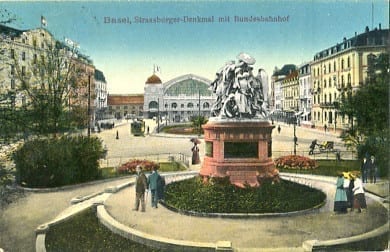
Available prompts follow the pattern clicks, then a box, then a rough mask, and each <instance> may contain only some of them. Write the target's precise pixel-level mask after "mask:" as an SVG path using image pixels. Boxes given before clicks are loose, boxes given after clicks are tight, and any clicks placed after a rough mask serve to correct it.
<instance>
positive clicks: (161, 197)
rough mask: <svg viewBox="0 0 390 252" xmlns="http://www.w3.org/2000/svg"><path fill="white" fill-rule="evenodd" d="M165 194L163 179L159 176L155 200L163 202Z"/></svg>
mask: <svg viewBox="0 0 390 252" xmlns="http://www.w3.org/2000/svg"><path fill="white" fill-rule="evenodd" d="M164 194H165V178H164V176H161V175H160V179H159V180H158V181H157V198H158V201H160V200H162V201H164Z"/></svg>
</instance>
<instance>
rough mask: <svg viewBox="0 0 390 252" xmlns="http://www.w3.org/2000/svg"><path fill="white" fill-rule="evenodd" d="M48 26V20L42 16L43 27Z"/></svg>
mask: <svg viewBox="0 0 390 252" xmlns="http://www.w3.org/2000/svg"><path fill="white" fill-rule="evenodd" d="M46 25H47V22H46V18H45V17H44V16H41V26H46Z"/></svg>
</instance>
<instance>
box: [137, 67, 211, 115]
mask: <svg viewBox="0 0 390 252" xmlns="http://www.w3.org/2000/svg"><path fill="white" fill-rule="evenodd" d="M210 83H211V81H210V80H208V79H206V78H204V77H201V76H197V75H194V74H186V75H182V76H179V77H176V78H174V79H172V80H169V81H167V82H164V83H163V82H162V81H161V79H160V78H159V77H158V76H157V75H156V74H155V73H154V74H153V75H152V76H150V77H149V78H148V79H147V80H146V82H145V87H144V107H143V115H144V118H160V120H162V121H165V122H171V123H172V122H188V121H190V120H191V118H193V117H197V116H204V117H206V118H208V117H210V108H211V105H212V104H213V102H214V100H215V96H214V94H213V93H212V91H211V90H210V89H209V87H210Z"/></svg>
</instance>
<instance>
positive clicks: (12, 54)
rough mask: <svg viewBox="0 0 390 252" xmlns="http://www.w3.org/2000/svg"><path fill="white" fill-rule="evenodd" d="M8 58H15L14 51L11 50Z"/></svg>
mask: <svg viewBox="0 0 390 252" xmlns="http://www.w3.org/2000/svg"><path fill="white" fill-rule="evenodd" d="M10 56H11V59H14V58H15V49H11V52H10Z"/></svg>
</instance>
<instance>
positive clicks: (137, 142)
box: [0, 120, 377, 252]
mask: <svg viewBox="0 0 390 252" xmlns="http://www.w3.org/2000/svg"><path fill="white" fill-rule="evenodd" d="M146 123H147V125H149V127H150V129H151V130H150V132H151V133H152V132H153V129H154V127H155V122H153V121H152V120H147V121H146ZM276 125H277V124H276ZM281 127H282V131H281V133H280V134H278V133H277V131H276V130H274V132H273V149H274V150H283V151H292V148H293V147H292V134H293V127H292V126H290V127H289V126H287V125H282V124H281ZM116 131H118V135H119V139H116ZM97 135H99V136H100V137H101V138H102V140H103V141H104V143H105V144H106V145H107V148H108V160H111V159H110V158H119V160H117V161H118V163H117V164H115V165H118V164H119V163H120V162H119V161H121V160H126V159H127V158H129V157H137V156H145V155H154V154H156V153H179V152H181V153H184V154H186V155H188V156H189V155H190V154H191V153H190V149H191V143H190V142H189V137H174V136H171V135H164V134H158V135H157V134H155V133H152V134H150V135H148V136H145V137H134V136H131V135H130V130H129V124H128V123H126V122H125V123H123V124H122V125H120V126H118V127H116V128H114V129H112V130H107V131H103V132H101V133H99V134H97ZM297 136H298V139H299V140H298V142H299V145H298V148H297V150H299V151H307V149H308V146H309V145H310V142H311V141H312V140H313V139H315V138H316V139H318V140H319V141H323V140H333V141H335V142H336V146H338V145H341V144H339V143H340V139H338V138H337V136H335V135H333V134H331V133H327V134H325V133H322V132H316V131H315V130H312V129H302V128H300V127H297ZM203 147H204V145H202V144H201V145H200V153H202V154H203V153H204V149H203ZM109 165H113V164H109ZM192 168H193V169H198V168H199V166H197V167H192ZM128 180H129V179H128V178H126V179H118V180H114V181H106V182H104V183H97V184H92V185H84V186H76V187H72V188H69V189H66V190H60V191H56V192H40V193H37V192H25V193H24V197H21V198H19V199H17V200H16V201H15V202H14V203H12V204H10V205H9V206H7V207H6V208H4V209H0V248H3V249H4V250H5V251H23V252H24V251H35V229H36V228H37V227H38V226H39V225H41V224H43V223H47V222H49V221H51V220H53V219H55V218H57V217H58V216H59V215H61V214H62V213H63V212H64V210H66V209H68V208H69V207H70V206H71V204H70V201H71V199H73V198H75V197H79V196H86V195H90V194H92V193H96V192H98V191H101V190H104V188H106V187H109V186H115V185H118V184H122V183H124V182H126V181H128ZM132 193H133V190H132V189H131V188H128V189H125V190H122V191H120V192H119V193H117V194H114V195H113V196H112V198H109V200H108V201H107V203H108V210H109V211H110V212H112V214H113V215H114V216H116V217H117V218H118V219H121V220H122V221H123V222H124V223H128V224H129V225H139V227H140V228H141V229H142V228H150V229H151V230H150V231H151V232H156V229H157V228H158V226H157V225H155V226H151V227H142V226H141V223H136V222H134V221H138V217H139V216H140V214H141V213H138V212H137V213H132V212H130V207H131V200H133V198H134V197H133V195H132ZM114 203H115V204H114ZM376 209H377V208H376V207H372V211H371V210H370V211H368V213H367V214H366V215H353V214H351V215H342V216H333V215H332V214H331V212H324V213H321V214H320V215H317V216H306V217H301V218H307V222H306V223H307V227H306V228H303V227H299V228H298V227H297V228H296V230H293V229H294V227H295V226H296V225H298V224H299V223H300V221H293V220H290V219H288V218H282V219H278V221H277V223H278V224H277V225H276V224H275V226H273V227H272V226H271V225H269V224H268V221H267V220H263V221H265V222H255V223H249V222H248V223H247V221H245V220H242V221H243V223H241V224H240V223H236V224H235V225H236V226H235V227H236V228H237V229H232V228H229V227H230V225H233V224H234V222H236V221H234V220H232V221H228V220H220V222H218V223H217V224H216V225H214V226H213V227H214V228H211V229H210V231H207V232H206V231H205V229H204V226H203V225H202V224H203V223H206V222H208V221H210V220H209V219H202V218H200V219H199V218H197V217H184V216H180V215H177V217H178V218H179V219H178V220H175V219H174V218H173V217H172V214H173V213H170V212H169V211H168V210H165V209H163V208H161V207H160V208H158V209H157V210H154V209H153V211H152V209H150V208H148V209H147V212H146V213H145V216H148V217H150V218H148V220H150V221H149V222H150V223H153V222H156V218H158V219H159V220H161V223H160V224H165V225H164V226H165V227H166V228H167V229H170V230H171V232H172V234H173V235H174V237H176V236H178V237H179V238H180V239H184V238H186V237H193V238H194V239H203V238H202V237H201V236H207V235H206V234H208V236H207V237H213V235H214V236H215V237H214V238H212V239H216V240H217V239H218V240H219V239H222V238H225V239H227V238H228V237H230V238H229V239H230V240H234V243H235V244H238V245H240V246H244V244H247V246H252V245H255V244H257V243H258V242H259V241H258V240H259V237H264V238H262V239H261V242H262V243H263V244H266V245H267V247H272V246H273V245H274V243H275V241H271V238H272V237H275V236H276V237H278V236H279V235H282V234H285V235H290V233H291V236H292V237H296V238H294V239H297V240H296V241H295V243H294V244H297V246H300V245H299V243H300V240H299V239H306V237H310V236H312V235H313V234H315V233H316V232H317V231H315V230H314V229H310V228H311V227H316V229H317V230H318V231H319V232H324V233H333V230H330V231H329V230H328V231H326V229H323V228H321V227H325V226H326V227H327V226H330V227H332V225H329V221H331V220H333V221H334V222H336V223H338V222H339V223H344V224H346V226H348V225H352V227H353V228H351V229H354V228H358V230H360V231H361V229H359V227H360V228H363V229H365V228H366V229H367V230H368V229H370V228H371V227H372V226H373V225H374V226H375V225H377V222H376V221H373V222H367V221H366V218H367V217H368V216H371V214H375V213H376ZM116 212H118V213H116ZM161 214H165V215H166V217H165V218H159V216H160V215H161ZM145 216H144V217H145ZM372 217H373V219H374V220H375V216H372ZM143 219H145V218H143ZM198 219H199V220H198ZM192 220H196V223H198V224H197V230H198V231H196V232H193V233H194V234H191V233H186V232H182V231H180V229H181V228H183V227H192V222H191V221H192ZM213 221H218V220H213ZM314 221H315V222H314ZM145 223H146V222H145ZM194 223H195V222H194ZM194 225H195V224H194ZM194 227H195V226H194ZM217 227H220V228H217ZM259 227H261V228H259ZM287 227H290V228H287ZM222 228H223V229H226V230H227V231H228V233H227V234H229V236H222V233H220V232H219V230H222ZM188 229H189V230H190V229H191V228H188ZM194 230H195V229H194ZM287 230H288V231H287ZM195 233H196V234H195ZM244 233H253V234H256V236H253V237H252V238H249V236H248V238H245V237H244V236H242V234H244ZM345 235H348V233H345ZM198 236H199V237H198ZM299 237H302V238H299ZM275 240H277V243H278V244H279V246H282V245H283V241H282V240H281V239H275ZM286 244H287V243H286ZM294 246H295V245H294ZM263 247H264V246H263Z"/></svg>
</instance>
